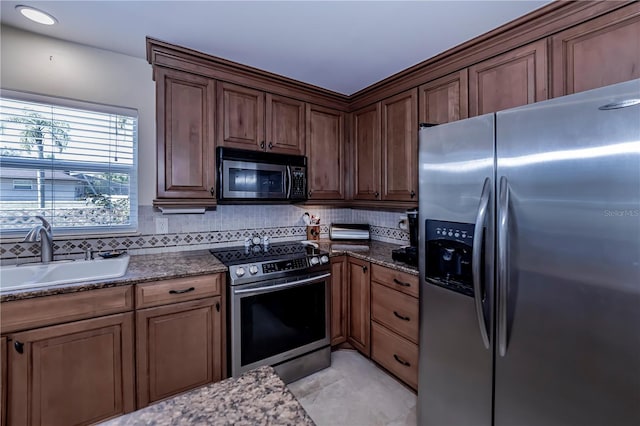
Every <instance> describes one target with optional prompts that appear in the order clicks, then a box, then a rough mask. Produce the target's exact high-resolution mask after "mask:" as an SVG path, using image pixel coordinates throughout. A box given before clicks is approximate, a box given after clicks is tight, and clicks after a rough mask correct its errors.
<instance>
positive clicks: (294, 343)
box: [230, 272, 331, 376]
mask: <svg viewBox="0 0 640 426" xmlns="http://www.w3.org/2000/svg"><path fill="white" fill-rule="evenodd" d="M330 277H331V273H330V272H326V273H321V274H317V273H316V274H313V275H308V274H307V275H304V276H298V277H295V278H289V279H288V280H284V279H279V280H273V281H261V282H259V283H253V284H245V285H241V286H234V287H231V357H230V358H231V375H232V376H238V375H240V374H242V373H244V372H245V371H248V370H251V369H252V368H255V367H258V366H261V365H277V364H279V363H281V362H284V361H287V360H290V359H292V358H295V357H297V356H300V355H303V354H306V353H308V352H311V351H314V350H316V349H320V348H322V347H326V346H328V345H329V344H330V336H329V321H328V318H329V288H330V287H329V285H330Z"/></svg>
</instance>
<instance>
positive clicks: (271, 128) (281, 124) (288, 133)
mask: <svg viewBox="0 0 640 426" xmlns="http://www.w3.org/2000/svg"><path fill="white" fill-rule="evenodd" d="M304 116H305V104H304V102H300V101H296V100H295V99H291V98H286V97H284V96H277V95H272V94H270V93H267V113H266V123H267V141H266V144H267V146H266V150H267V152H278V153H281V154H294V155H304V149H305V146H304V139H305V136H306V135H305V131H304V127H305V126H304V124H305V123H304V121H305V120H304Z"/></svg>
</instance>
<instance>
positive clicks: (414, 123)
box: [382, 89, 418, 201]
mask: <svg viewBox="0 0 640 426" xmlns="http://www.w3.org/2000/svg"><path fill="white" fill-rule="evenodd" d="M417 194H418V91H417V90H416V89H411V90H408V91H406V92H403V93H400V94H398V95H396V96H392V97H390V98H388V99H385V100H384V101H382V199H383V200H393V201H415V200H417Z"/></svg>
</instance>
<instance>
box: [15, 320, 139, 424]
mask: <svg viewBox="0 0 640 426" xmlns="http://www.w3.org/2000/svg"><path fill="white" fill-rule="evenodd" d="M7 338H8V343H9V345H10V349H9V350H8V352H9V369H8V375H9V377H8V378H9V384H8V387H9V393H8V401H7V405H8V413H7V414H8V423H9V424H10V425H45V424H46V425H61V426H70V425H86V424H90V423H95V422H98V421H101V420H105V419H108V418H111V417H115V416H119V415H122V414H125V413H128V412H131V411H133V410H134V409H135V396H134V366H133V364H134V353H133V345H134V339H133V313H131V312H128V313H122V314H116V315H110V316H105V317H100V318H94V319H88V320H82V321H75V322H70V323H66V324H62V325H56V326H51V327H43V328H38V329H34V330H29V331H24V332H19V333H14V334H10V335H8V336H7Z"/></svg>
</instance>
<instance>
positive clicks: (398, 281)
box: [393, 278, 411, 287]
mask: <svg viewBox="0 0 640 426" xmlns="http://www.w3.org/2000/svg"><path fill="white" fill-rule="evenodd" d="M393 282H394V283H396V284H398V285H401V286H402V287H411V284H409V283H405V282H402V281H400V280H399V279H397V278H394V279H393Z"/></svg>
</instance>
